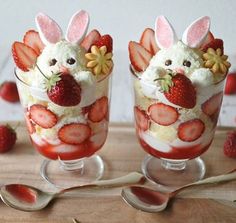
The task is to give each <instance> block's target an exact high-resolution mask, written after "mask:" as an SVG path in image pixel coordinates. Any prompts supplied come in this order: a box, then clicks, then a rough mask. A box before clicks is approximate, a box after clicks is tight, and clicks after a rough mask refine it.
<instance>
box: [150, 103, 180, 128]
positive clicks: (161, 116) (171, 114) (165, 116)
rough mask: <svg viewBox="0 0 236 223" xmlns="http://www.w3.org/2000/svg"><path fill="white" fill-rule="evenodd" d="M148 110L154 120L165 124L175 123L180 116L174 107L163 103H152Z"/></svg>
mask: <svg viewBox="0 0 236 223" xmlns="http://www.w3.org/2000/svg"><path fill="white" fill-rule="evenodd" d="M148 112H149V115H150V117H151V119H152V120H153V121H154V122H156V123H157V124H159V125H164V126H168V125H171V124H173V123H175V122H176V121H177V119H178V117H179V114H178V112H177V110H176V109H175V108H174V107H172V106H170V105H166V104H163V103H156V104H152V105H150V106H149V108H148Z"/></svg>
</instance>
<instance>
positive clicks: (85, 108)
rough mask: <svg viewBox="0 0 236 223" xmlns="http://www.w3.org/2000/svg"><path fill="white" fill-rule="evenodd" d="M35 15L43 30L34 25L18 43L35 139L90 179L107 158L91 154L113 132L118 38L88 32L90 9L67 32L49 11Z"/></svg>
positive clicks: (21, 85) (15, 51)
mask: <svg viewBox="0 0 236 223" xmlns="http://www.w3.org/2000/svg"><path fill="white" fill-rule="evenodd" d="M35 21H36V26H37V29H38V32H37V31H35V30H29V31H27V32H26V34H25V36H24V38H23V41H22V42H14V43H13V45H12V55H13V58H14V61H15V64H16V66H17V68H16V70H15V75H16V78H17V85H18V90H19V93H20V99H21V103H22V106H23V108H24V112H25V120H26V124H27V127H28V132H29V135H30V138H31V141H32V143H33V145H34V147H35V148H36V149H37V150H38V152H39V153H41V154H42V155H43V156H45V157H46V158H48V159H51V160H59V161H60V165H62V166H63V169H64V170H78V169H83V171H80V172H81V173H82V172H83V175H84V179H85V178H86V177H87V178H86V179H87V180H90V178H98V177H99V176H101V173H102V170H103V163H102V160H101V158H100V157H99V156H93V157H92V158H90V159H85V158H86V157H91V156H92V155H93V154H94V153H96V152H97V151H98V150H99V149H101V148H102V146H103V144H104V143H105V141H106V137H107V132H108V121H109V80H110V76H111V72H112V68H113V61H112V38H111V36H110V35H103V36H101V34H100V33H99V32H98V31H97V30H95V29H94V30H92V31H91V32H89V34H88V35H86V33H87V30H88V25H89V15H88V13H87V12H85V11H79V12H77V13H75V14H74V15H73V16H72V18H71V20H70V22H69V25H68V28H67V31H66V35H65V37H64V36H63V33H62V30H61V28H60V27H59V25H58V24H57V23H56V22H55V21H54V20H53V19H51V18H50V17H48V16H47V15H45V14H43V13H39V14H38V15H37V16H36V19H35ZM48 165H49V164H48V162H47V163H46V164H44V168H49V166H48ZM90 166H91V167H90ZM44 168H42V172H43V175H44V174H46V172H45V171H46V169H44ZM86 168H87V169H86ZM91 168H92V169H91ZM90 169H91V171H90ZM77 172H78V171H77ZM85 172H86V173H85ZM89 174H90V176H87V175H89ZM82 178H83V177H82ZM80 179H81V178H80Z"/></svg>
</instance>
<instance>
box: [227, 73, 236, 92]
mask: <svg viewBox="0 0 236 223" xmlns="http://www.w3.org/2000/svg"><path fill="white" fill-rule="evenodd" d="M225 94H227V95H230V94H236V71H235V72H232V73H229V74H228V76H227V79H226V84H225Z"/></svg>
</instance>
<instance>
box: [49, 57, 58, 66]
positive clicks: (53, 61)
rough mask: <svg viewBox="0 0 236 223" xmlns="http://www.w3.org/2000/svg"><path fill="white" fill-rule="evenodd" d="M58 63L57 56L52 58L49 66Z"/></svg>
mask: <svg viewBox="0 0 236 223" xmlns="http://www.w3.org/2000/svg"><path fill="white" fill-rule="evenodd" d="M56 63H57V60H56V59H55V58H53V59H51V61H50V62H49V66H54V65H55V64H56Z"/></svg>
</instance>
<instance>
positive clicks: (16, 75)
mask: <svg viewBox="0 0 236 223" xmlns="http://www.w3.org/2000/svg"><path fill="white" fill-rule="evenodd" d="M17 69H19V68H17V67H15V68H14V75H15V77H16V79H17V80H18V81H20V82H21V84H24V85H25V86H27V87H29V88H35V89H39V90H42V89H41V88H39V87H35V86H32V85H30V84H28V83H26V82H25V81H23V80H22V79H21V78H20V77H19V75H18V74H17ZM23 72H24V71H23ZM112 73H113V71H111V73H110V74H108V75H107V76H105V77H104V78H102V79H101V80H97V81H96V83H100V82H102V81H105V80H106V79H107V78H109V79H110V78H111V76H112Z"/></svg>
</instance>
